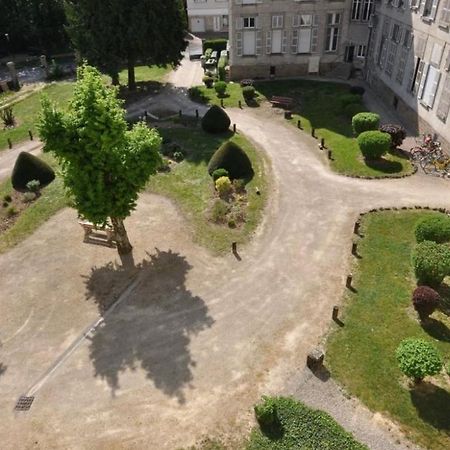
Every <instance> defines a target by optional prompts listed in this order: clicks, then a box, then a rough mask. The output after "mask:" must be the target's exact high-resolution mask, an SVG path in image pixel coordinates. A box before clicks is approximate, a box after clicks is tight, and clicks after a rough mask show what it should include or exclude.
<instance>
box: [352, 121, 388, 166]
mask: <svg viewBox="0 0 450 450" xmlns="http://www.w3.org/2000/svg"><path fill="white" fill-rule="evenodd" d="M362 114H365V113H362ZM357 115H359V114H357ZM355 117H356V116H355ZM358 145H359V148H360V150H361V153H362V154H363V156H364V158H365V159H368V160H371V159H379V158H381V157H382V156H383V155H384V154H385V153H386V152H387V151H388V150H389V147H390V146H391V136H389V134H387V133H382V132H381V131H364V132H362V133H361V134H360V135H359V136H358Z"/></svg>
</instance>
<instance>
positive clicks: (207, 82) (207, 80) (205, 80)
mask: <svg viewBox="0 0 450 450" xmlns="http://www.w3.org/2000/svg"><path fill="white" fill-rule="evenodd" d="M203 83H205V86H206V87H207V88H208V89H209V88H212V87H213V84H214V78H213V77H210V76H209V75H206V76H204V77H203Z"/></svg>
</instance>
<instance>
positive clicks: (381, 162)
mask: <svg viewBox="0 0 450 450" xmlns="http://www.w3.org/2000/svg"><path fill="white" fill-rule="evenodd" d="M364 162H365V164H366V166H367V167H370V168H371V169H374V170H378V171H380V172H383V173H399V172H401V171H402V170H403V166H402V165H401V163H399V162H398V161H389V160H388V159H385V158H380V159H372V160H368V159H366V160H364Z"/></svg>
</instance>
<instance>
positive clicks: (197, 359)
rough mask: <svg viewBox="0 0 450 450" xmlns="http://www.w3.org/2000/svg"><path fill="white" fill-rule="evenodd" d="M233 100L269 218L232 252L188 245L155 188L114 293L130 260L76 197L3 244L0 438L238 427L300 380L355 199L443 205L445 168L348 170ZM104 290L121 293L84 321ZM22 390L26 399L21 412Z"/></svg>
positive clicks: (384, 442) (375, 443)
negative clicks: (399, 174) (91, 224)
mask: <svg viewBox="0 0 450 450" xmlns="http://www.w3.org/2000/svg"><path fill="white" fill-rule="evenodd" d="M229 114H230V116H231V117H232V120H233V122H234V123H236V124H237V126H238V131H242V132H244V133H245V134H246V136H247V137H249V138H250V139H251V140H252V141H253V142H255V144H256V145H257V146H258V147H259V148H261V149H262V150H264V151H265V152H266V153H267V154H268V155H269V157H270V160H271V171H272V174H273V183H272V187H271V191H270V192H262V195H267V197H268V201H269V204H268V207H267V211H266V215H265V219H264V221H263V224H262V225H261V227H260V228H259V230H258V232H257V233H256V235H255V237H254V239H253V240H252V242H251V243H250V244H249V245H247V246H246V247H243V248H238V252H239V254H240V256H241V258H242V260H241V261H238V260H237V259H235V258H234V257H233V256H232V255H228V256H226V257H223V258H217V257H213V256H211V255H210V254H209V253H208V251H206V250H205V249H203V248H200V247H198V246H197V245H195V244H194V243H193V242H192V236H191V233H190V231H189V229H188V227H186V222H185V220H184V218H183V217H181V215H180V214H179V212H178V210H177V209H176V208H175V207H174V206H173V205H172V204H171V203H170V202H169V201H167V200H166V199H164V198H161V197H157V196H152V195H148V194H145V195H142V196H141V198H140V201H139V205H138V208H137V211H136V212H135V213H134V214H133V215H132V216H131V218H130V219H129V221H128V222H129V230H130V237H131V240H132V242H133V243H134V244H135V249H136V250H135V252H134V259H135V261H136V262H141V261H143V260H144V259H145V260H146V261H150V262H147V263H144V265H143V267H142V268H141V270H140V271H138V278H137V281H136V284H134V285H132V289H130V291H129V292H127V293H126V294H125V295H124V296H123V297H121V296H120V292H121V291H122V290H123V288H124V286H125V285H127V283H129V282H130V281H131V279H132V275H133V274H134V272H130V271H127V270H124V269H123V268H121V266H120V261H118V260H117V257H116V253H115V250H112V249H108V248H104V247H99V246H88V245H86V244H83V243H82V242H81V235H82V232H81V229H79V228H80V227H79V226H78V225H77V223H76V214H75V212H74V211H72V210H69V209H66V210H63V211H61V212H60V213H58V214H57V215H56V216H54V217H53V218H52V219H51V220H49V221H48V222H47V223H46V224H44V225H43V226H42V227H40V228H39V229H38V230H37V231H36V232H35V233H34V234H33V235H32V236H31V237H30V238H28V239H27V240H25V241H24V242H23V243H22V244H20V245H18V246H17V247H16V248H14V249H12V250H11V251H9V252H8V253H6V254H3V255H0V273H1V274H2V277H1V279H0V292H1V293H2V301H1V302H0V317H1V318H2V319H1V328H0V340H1V342H2V355H1V360H0V363H1V364H2V373H1V375H0V376H1V378H0V381H1V383H0V435H1V436H2V448H4V449H13V448H17V447H18V445H20V446H21V447H22V448H29V447H32V446H33V447H34V448H39V447H40V448H91V447H92V446H94V447H95V448H123V447H128V448H155V449H166V448H167V449H173V448H178V447H180V446H188V445H190V444H192V443H193V442H194V441H195V439H196V438H198V437H199V436H200V435H202V434H204V433H206V434H209V435H213V436H214V435H217V434H220V433H221V431H224V432H225V433H227V432H228V433H236V434H238V433H239V432H242V433H245V432H246V428H247V425H248V424H249V423H251V417H252V412H251V405H252V404H253V403H254V402H255V401H256V400H257V399H258V398H259V396H260V395H261V394H267V393H280V392H286V389H287V386H289V391H290V392H291V393H295V392H296V389H300V388H301V387H302V386H304V383H303V380H302V379H301V374H302V373H303V371H304V363H305V358H306V353H307V352H308V351H309V350H310V349H311V348H312V347H314V346H315V345H317V343H318V342H319V341H320V340H321V338H322V336H323V334H324V333H325V332H326V330H327V329H328V327H329V326H330V319H331V310H332V307H333V305H335V304H336V303H338V302H339V300H340V299H341V297H342V292H343V289H344V287H343V286H344V280H345V276H346V274H347V272H348V270H349V267H350V263H351V258H350V248H351V242H352V237H353V235H352V231H353V224H354V221H355V220H356V218H357V216H358V214H359V213H360V212H361V211H363V210H368V209H370V208H374V207H390V206H412V205H429V206H432V207H447V208H448V207H449V206H450V205H449V200H448V199H449V198H450V196H449V195H448V194H449V189H450V185H449V184H448V182H447V181H445V180H442V179H437V178H432V177H424V176H419V175H418V176H413V177H409V178H406V179H400V180H370V181H367V180H359V179H352V178H346V177H341V176H339V175H337V174H335V173H333V172H331V170H330V169H329V167H328V166H327V163H326V157H325V155H324V154H323V153H322V152H320V151H319V150H318V148H317V141H315V140H314V139H313V138H311V137H310V136H308V135H306V134H304V133H301V132H299V131H298V130H296V129H295V128H294V127H292V126H290V125H286V124H285V123H284V122H283V120H284V119H283V118H282V116H276V115H274V114H273V111H272V110H271V109H269V108H265V107H262V108H259V109H258V110H256V109H254V110H252V109H245V110H234V109H233V110H229ZM60 236H63V237H64V238H63V239H60V238H59V237H60ZM155 246H157V247H158V249H157V250H154V247H155ZM146 252H149V253H148V254H147V253H146ZM149 255H151V256H149ZM111 298H121V299H122V300H121V303H120V304H119V305H118V306H117V307H116V308H115V310H114V311H113V312H112V313H111V314H108V315H106V316H105V317H104V319H103V323H101V324H100V325H99V326H98V327H97V328H96V329H95V330H93V331H87V332H86V326H87V325H88V324H93V323H95V322H96V321H97V320H98V307H100V309H102V305H104V304H105V303H107V302H108V301H110V300H111ZM84 332H86V334H84ZM74 343H75V344H76V345H74V346H71V345H72V344H74ZM67 349H71V350H70V352H68V353H67ZM52 368H55V369H56V370H55V371H54V372H53V371H52V370H51V369H52ZM306 386H309V387H308V388H307V389H317V387H314V385H313V384H310V385H306ZM324 392H326V391H325V389H324ZM24 393H26V394H29V395H35V396H36V398H35V401H34V404H33V406H32V408H31V410H30V411H29V412H27V413H14V411H13V407H14V404H15V402H16V400H17V398H18V397H19V395H21V394H24ZM338 401H339V400H338ZM358 407H359V406H358ZM357 413H358V411H357ZM357 417H358V418H359V416H357ZM360 417H361V420H365V419H363V417H367V422H364V423H367V427H364V426H363V427H362V428H363V431H364V430H365V431H367V429H368V427H369V426H370V427H371V428H370V429H371V432H370V433H369V434H367V433H365V432H362V431H361V423H360V424H359V426H356V425H355V422H356V421H355V420H353V425H352V421H348V422H349V423H350V425H349V424H348V423H346V425H347V426H348V428H349V429H350V430H351V431H354V432H355V434H356V437H357V438H358V439H360V440H361V441H363V442H366V443H367V444H368V445H370V446H371V447H372V448H374V449H377V450H378V449H402V450H403V449H406V448H407V446H406V444H404V443H400V444H399V443H397V442H396V440H397V438H398V437H399V436H396V435H391V434H390V433H389V432H388V429H387V427H385V426H384V425H383V424H381V423H376V424H375V425H374V423H375V422H376V420H375V419H373V417H371V416H370V415H368V416H364V415H362V414H361V416H360ZM336 419H338V420H339V419H340V415H339V416H338V417H336Z"/></svg>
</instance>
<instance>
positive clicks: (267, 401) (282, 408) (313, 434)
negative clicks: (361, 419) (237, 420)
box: [246, 397, 367, 450]
mask: <svg viewBox="0 0 450 450" xmlns="http://www.w3.org/2000/svg"><path fill="white" fill-rule="evenodd" d="M266 406H267V407H266ZM256 409H257V411H256ZM255 412H256V413H258V412H259V413H261V412H263V413H265V414H259V415H258V419H259V418H261V417H264V418H265V419H269V420H268V422H269V428H268V429H267V428H265V429H263V430H261V429H255V430H253V432H252V434H251V436H250V439H249V442H248V444H247V447H246V450H266V449H267V450H269V449H270V450H274V449H276V450H293V449H305V450H306V449H309V450H325V449H326V450H367V447H366V446H365V445H362V444H360V443H359V442H357V441H356V440H355V438H354V437H353V436H352V435H351V434H350V433H348V432H347V431H345V430H344V429H343V428H342V427H341V426H340V425H339V424H338V423H337V422H336V421H335V420H334V419H333V418H332V417H331V416H329V415H328V414H326V413H325V412H323V411H320V410H315V409H311V408H308V407H307V406H305V405H304V404H302V403H300V402H298V401H296V400H294V399H293V398H286V397H264V398H263V402H262V403H261V404H259V405H257V407H256V408H255ZM274 414H275V415H276V417H275V418H274V417H273V415H274ZM262 422H263V423H265V422H266V421H262ZM274 426H276V427H278V430H275V429H274ZM277 431H278V432H277Z"/></svg>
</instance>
